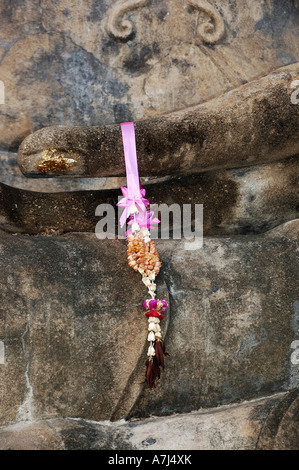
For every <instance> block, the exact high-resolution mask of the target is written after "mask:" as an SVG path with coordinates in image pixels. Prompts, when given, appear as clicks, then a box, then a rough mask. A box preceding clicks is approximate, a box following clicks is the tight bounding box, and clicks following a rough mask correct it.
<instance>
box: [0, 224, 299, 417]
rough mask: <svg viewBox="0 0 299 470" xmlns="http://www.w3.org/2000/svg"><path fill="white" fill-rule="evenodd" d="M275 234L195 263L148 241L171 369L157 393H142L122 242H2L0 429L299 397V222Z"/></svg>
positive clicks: (216, 248) (242, 240) (232, 243)
mask: <svg viewBox="0 0 299 470" xmlns="http://www.w3.org/2000/svg"><path fill="white" fill-rule="evenodd" d="M291 225H293V230H292V229H291V228H290V226H291ZM294 227H295V228H294ZM296 227H297V229H296ZM280 230H281V234H280V235H279V231H278V230H274V235H273V236H272V234H271V233H268V234H267V235H260V236H258V235H256V236H248V237H242V236H241V237H232V238H222V237H220V238H205V240H204V246H203V248H202V249H198V250H195V251H185V249H184V242H183V241H173V240H170V241H164V242H163V241H159V242H158V248H159V252H160V255H161V258H162V261H163V269H162V272H161V275H160V276H159V289H160V290H159V295H161V296H167V292H168V293H169V301H170V311H169V313H168V314H167V317H166V321H165V322H164V325H163V329H164V334H165V335H166V343H167V349H168V351H169V353H170V354H171V357H169V358H167V363H166V370H165V371H164V372H163V375H162V377H161V379H160V381H159V382H158V386H157V388H156V389H155V391H154V392H151V391H149V390H148V389H147V388H144V385H142V384H141V383H142V381H143V377H144V359H145V352H146V336H147V332H146V322H145V317H144V315H143V313H142V308H141V304H142V301H143V299H144V296H145V295H146V292H145V290H144V288H143V285H141V284H142V283H141V282H137V279H139V277H138V275H137V274H136V273H134V272H133V271H131V270H130V269H129V267H128V266H127V263H126V259H125V258H126V256H125V245H124V241H121V240H104V241H99V240H97V239H96V238H95V236H94V235H92V234H73V235H65V236H60V237H38V236H36V237H30V236H24V235H23V236H21V235H18V236H12V235H8V234H5V233H2V234H1V259H0V264H1V266H0V277H1V279H0V280H1V283H0V285H1V298H2V305H1V311H0V340H1V341H2V342H3V344H4V355H5V361H4V364H0V394H1V397H2V400H1V404H0V407H1V408H0V416H1V425H5V424H8V423H13V422H16V421H26V420H27V421H28V420H29V421H31V420H40V419H45V418H54V417H76V418H83V419H92V420H103V419H104V420H105V419H112V420H117V419H121V418H124V417H147V416H148V415H150V414H154V415H168V414H172V413H176V412H178V413H185V412H189V411H192V410H197V409H199V408H201V407H203V408H207V407H214V406H217V405H221V404H231V403H237V402H239V401H243V400H248V399H254V398H258V397H263V396H267V395H271V394H273V393H280V392H284V391H287V390H290V389H292V388H294V387H297V386H298V374H299V371H298V364H293V363H292V361H291V353H292V349H291V345H292V344H293V342H294V341H295V340H297V339H298V318H297V317H298V308H297V304H298V292H297V284H298V250H297V243H298V242H296V238H295V237H294V236H293V233H296V236H297V232H298V220H296V221H293V222H289V223H288V224H287V228H286V229H282V228H281V229H280ZM12 389H13V390H14V393H13V394H12V393H11V390H12Z"/></svg>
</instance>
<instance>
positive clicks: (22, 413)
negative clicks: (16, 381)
mask: <svg viewBox="0 0 299 470" xmlns="http://www.w3.org/2000/svg"><path fill="white" fill-rule="evenodd" d="M28 331H29V325H28V323H27V324H26V327H25V331H24V333H23V334H22V337H21V341H22V350H23V353H24V357H25V360H26V362H27V364H26V369H25V373H24V375H25V383H26V387H27V393H26V395H25V398H24V401H23V403H22V404H21V405H20V406H19V409H18V412H17V416H16V420H17V421H32V418H33V413H32V405H33V388H32V385H31V383H30V378H29V366H30V361H29V354H28V350H27V348H26V342H25V337H26V335H27V334H28Z"/></svg>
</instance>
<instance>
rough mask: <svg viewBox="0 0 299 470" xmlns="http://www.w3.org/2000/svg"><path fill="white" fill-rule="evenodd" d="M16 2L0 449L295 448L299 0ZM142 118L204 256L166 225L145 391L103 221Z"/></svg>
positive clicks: (130, 277)
mask: <svg viewBox="0 0 299 470" xmlns="http://www.w3.org/2000/svg"><path fill="white" fill-rule="evenodd" d="M37 4H39V8H36V6H37ZM11 5H12V6H11V7H9V8H10V11H9V13H10V14H8V12H7V10H6V8H7V7H4V6H0V18H1V19H2V20H3V21H2V25H3V26H2V28H1V31H0V40H1V41H0V80H2V81H3V83H4V85H5V103H4V104H3V105H0V115H1V121H0V129H1V133H0V149H1V150H0V155H2V161H3V162H8V161H10V162H11V161H12V160H13V159H14V161H15V162H16V161H18V165H19V169H20V170H21V171H22V174H23V175H24V176H23V179H22V177H21V174H20V173H18V177H17V178H18V179H17V180H14V179H13V177H11V178H10V179H9V180H4V179H2V182H1V183H0V185H1V200H0V228H1V233H0V246H1V254H2V256H1V257H0V265H1V267H0V279H1V282H0V285H1V299H2V300H1V301H2V306H1V311H0V377H1V380H0V395H1V397H2V400H1V402H0V426H1V427H0V449H7V448H10V449H14V448H15V449H17V448H24V449H28V448H29V449H31V448H36V449H43V448H45V449H47V448H50V449H62V448H64V449H67V448H76V449H80V448H86V449H116V450H120V449H136V448H137V449H142V450H145V449H160V450H162V449H168V448H169V444H170V442H171V443H172V446H174V445H175V448H176V449H177V450H180V449H268V450H269V449H283V450H285V449H286V450H290V449H298V447H299V439H298V429H297V428H298V427H297V424H296V423H297V421H296V420H297V418H296V416H297V415H298V406H299V404H298V377H299V366H298V364H299V359H298V350H299V299H298V287H297V286H298V265H299V263H298V243H299V238H298V233H299V232H298V228H299V205H298V196H299V192H298V187H299V185H298V177H299V172H298V154H299V130H298V129H299V91H298V90H299V86H298V87H297V81H298V80H299V41H298V35H299V31H298V18H299V11H298V2H297V1H293V0H288V1H285V2H276V1H274V0H273V1H272V0H271V1H269V2H266V3H265V2H259V1H257V0H253V1H252V2H249V3H248V2H247V4H246V8H245V7H244V3H243V2H220V1H218V0H215V1H212V0H209V1H201V0H178V1H177V2H166V1H163V0H162V1H159V2H156V1H151V0H126V1H121V2H112V1H108V0H106V1H103V2H93V1H92V0H87V1H86V2H82V3H81V4H80V8H79V9H77V7H75V5H74V3H73V2H70V1H69V0H63V1H62V2H60V5H59V9H58V10H57V4H56V2H52V1H47V2H44V1H42V2H35V1H29V0H26V1H25V2H22V5H19V2H11ZM34 7H35V8H34ZM24 12H27V13H26V15H24ZM29 13H30V14H29ZM20 18H22V19H20ZM130 120H133V121H134V122H135V126H136V144H137V153H138V160H139V165H140V175H141V178H142V182H143V184H144V187H146V191H147V195H148V196H149V198H150V200H151V202H153V203H156V204H161V203H166V204H168V205H171V204H172V203H177V204H178V205H179V206H180V207H182V206H183V204H186V203H189V204H190V203H191V204H203V209H204V227H203V229H204V244H203V247H202V248H201V249H198V250H194V251H187V250H185V249H184V239H179V240H173V239H170V240H157V246H158V249H159V253H160V258H161V260H162V270H161V273H160V274H161V275H159V279H158V285H157V288H158V293H159V295H161V297H162V296H163V298H166V299H167V300H168V303H169V306H170V308H169V313H168V314H167V315H166V317H165V322H164V324H163V337H165V340H166V342H167V346H168V351H169V353H170V357H169V358H167V364H166V369H165V371H164V374H163V376H161V379H160V380H159V381H158V383H157V387H156V388H155V389H154V390H152V391H150V390H148V389H147V388H146V387H145V386H144V384H143V380H144V351H145V348H146V346H147V342H146V329H145V328H144V326H145V321H146V319H145V318H144V315H143V311H142V307H141V305H142V301H143V299H144V293H145V291H144V289H143V286H142V285H141V284H139V283H137V282H136V277H135V276H134V274H135V273H134V272H132V270H131V269H130V268H129V266H128V265H127V262H126V256H125V254H126V244H125V240H122V239H117V238H115V239H105V240H99V239H97V237H96V235H95V226H96V223H97V221H98V219H99V218H98V216H97V215H96V212H95V211H96V207H97V206H98V205H99V204H101V203H103V202H105V203H110V204H112V205H115V204H116V202H117V198H118V196H120V195H121V194H120V183H123V182H124V181H125V165H124V159H123V149H122V141H121V133H120V126H119V124H120V122H123V121H130ZM17 153H18V155H17ZM15 166H16V164H15ZM15 171H16V170H15ZM16 174H17V173H16ZM25 177H26V178H27V179H26V178H25ZM14 181H15V182H14ZM57 181H58V182H59V181H61V183H60V186H59V190H57V191H56V190H53V189H52V190H51V185H52V188H53V187H54V188H57V187H58V186H57V185H58V183H57ZM76 182H77V183H76ZM78 182H80V184H81V186H78V185H79V183H78ZM91 184H92V185H93V186H91ZM96 184H98V185H99V186H98V188H97V186H95V185H96ZM55 185H56V186H55ZM63 185H65V186H63ZM72 185H73V186H72ZM88 185H90V186H88ZM78 188H79V189H80V190H78ZM96 188H97V189H96ZM11 390H13V393H11ZM207 411H208V413H207ZM107 420H109V421H110V423H109V424H107ZM124 420H125V421H124ZM166 427H167V429H168V433H167V434H165V432H164V431H163V430H164V429H165V428H166ZM182 435H184V436H185V439H184V441H183V442H182V439H181V436H182ZM91 436H92V437H91Z"/></svg>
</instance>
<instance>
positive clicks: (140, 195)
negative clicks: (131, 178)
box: [116, 186, 149, 227]
mask: <svg viewBox="0 0 299 470" xmlns="http://www.w3.org/2000/svg"><path fill="white" fill-rule="evenodd" d="M120 189H121V192H122V193H123V196H124V197H123V198H122V199H121V200H120V201H118V203H117V204H116V205H117V206H119V207H124V208H125V210H124V211H123V213H122V215H121V217H120V226H121V227H123V225H124V224H125V222H126V220H127V218H128V217H129V216H130V215H131V210H132V209H136V213H139V212H141V213H145V212H146V206H148V205H149V201H148V200H147V199H145V197H144V196H145V189H143V188H140V189H139V191H138V192H137V191H135V194H133V195H131V194H130V195H129V191H128V188H125V187H124V186H122V187H121V188H120ZM134 206H135V207H134Z"/></svg>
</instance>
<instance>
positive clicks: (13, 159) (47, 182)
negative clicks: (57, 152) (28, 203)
mask: <svg viewBox="0 0 299 470" xmlns="http://www.w3.org/2000/svg"><path fill="white" fill-rule="evenodd" d="M0 182H1V183H4V184H6V185H8V186H11V187H14V188H19V189H27V190H29V191H35V192H43V193H45V192H48V193H55V192H63V191H80V190H81V191H82V190H83V191H88V190H94V191H99V190H104V189H113V188H120V187H121V186H125V185H126V178H113V177H111V178H63V177H62V178H55V179H54V178H51V179H46V178H42V179H38V178H27V177H25V176H24V175H23V174H22V172H21V171H20V168H19V166H18V162H17V154H16V153H14V152H5V151H0Z"/></svg>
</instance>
